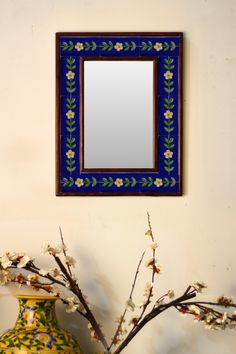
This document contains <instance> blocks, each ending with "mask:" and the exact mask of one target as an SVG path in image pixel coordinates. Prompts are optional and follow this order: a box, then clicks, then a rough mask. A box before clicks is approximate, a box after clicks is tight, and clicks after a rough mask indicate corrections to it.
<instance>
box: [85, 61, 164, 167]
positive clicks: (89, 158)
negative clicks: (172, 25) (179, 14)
mask: <svg viewBox="0 0 236 354" xmlns="http://www.w3.org/2000/svg"><path fill="white" fill-rule="evenodd" d="M156 65H157V61H156V59H152V58H129V57H127V58H122V60H121V59H120V58H119V57H118V58H117V57H115V58H114V57H113V58H106V57H105V58H103V57H101V58H99V57H98V58H96V60H95V58H87V59H83V60H82V61H81V75H82V78H83V79H82V80H83V81H82V85H81V86H82V87H81V88H82V91H81V103H82V105H81V115H82V130H81V133H82V135H81V144H82V149H81V155H82V156H81V170H82V171H135V170H136V171H140V170H142V171H155V170H156V157H155V153H156V151H157V143H156V141H157V135H156V119H155V117H156V103H157V83H156V72H157V67H156ZM95 151H96V153H95Z"/></svg>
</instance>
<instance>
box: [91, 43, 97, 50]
mask: <svg viewBox="0 0 236 354" xmlns="http://www.w3.org/2000/svg"><path fill="white" fill-rule="evenodd" d="M96 48H97V44H96V43H95V42H94V41H92V48H91V50H92V51H94V50H95V49H96Z"/></svg>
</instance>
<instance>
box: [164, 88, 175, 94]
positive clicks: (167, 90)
mask: <svg viewBox="0 0 236 354" xmlns="http://www.w3.org/2000/svg"><path fill="white" fill-rule="evenodd" d="M164 90H165V91H166V92H167V93H172V92H173V91H174V88H173V87H172V88H167V87H164Z"/></svg>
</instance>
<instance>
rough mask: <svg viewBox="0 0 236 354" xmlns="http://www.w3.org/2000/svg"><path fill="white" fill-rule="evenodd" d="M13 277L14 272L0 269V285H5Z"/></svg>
mask: <svg viewBox="0 0 236 354" xmlns="http://www.w3.org/2000/svg"><path fill="white" fill-rule="evenodd" d="M14 278H15V274H14V273H12V272H11V271H10V270H9V269H6V270H5V269H1V270H0V285H5V284H7V283H8V282H10V281H11V280H13V279H14Z"/></svg>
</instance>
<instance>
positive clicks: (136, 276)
mask: <svg viewBox="0 0 236 354" xmlns="http://www.w3.org/2000/svg"><path fill="white" fill-rule="evenodd" d="M144 255H145V251H144V252H143V254H142V256H141V258H140V261H139V263H138V267H137V269H136V273H135V276H134V281H133V284H132V287H131V291H130V294H129V300H128V301H127V305H126V307H125V310H124V312H123V314H122V315H121V318H120V321H119V323H118V326H117V329H116V332H115V335H114V337H113V339H112V342H111V344H110V346H109V348H108V349H109V350H110V349H111V347H112V346H113V344H115V343H116V339H117V336H118V335H119V333H120V331H121V327H122V323H123V322H124V318H125V315H126V313H127V311H128V308H129V306H130V304H131V302H132V296H133V292H134V289H135V285H136V282H137V279H138V273H139V269H140V266H141V264H142V261H143V257H144Z"/></svg>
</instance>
